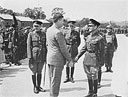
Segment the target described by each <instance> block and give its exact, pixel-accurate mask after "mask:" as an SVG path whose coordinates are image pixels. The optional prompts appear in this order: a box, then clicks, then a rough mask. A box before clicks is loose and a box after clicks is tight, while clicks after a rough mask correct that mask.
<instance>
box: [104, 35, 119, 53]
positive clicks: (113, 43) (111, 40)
mask: <svg viewBox="0 0 128 97" xmlns="http://www.w3.org/2000/svg"><path fill="white" fill-rule="evenodd" d="M105 38H106V41H107V51H111V52H114V51H115V50H116V49H117V47H118V44H117V38H116V35H115V34H108V33H107V34H106V35H105Z"/></svg>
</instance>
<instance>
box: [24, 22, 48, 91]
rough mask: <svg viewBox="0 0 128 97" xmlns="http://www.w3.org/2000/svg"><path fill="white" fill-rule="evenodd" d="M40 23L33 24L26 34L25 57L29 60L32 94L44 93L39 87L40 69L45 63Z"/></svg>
mask: <svg viewBox="0 0 128 97" xmlns="http://www.w3.org/2000/svg"><path fill="white" fill-rule="evenodd" d="M41 24H42V22H40V21H34V22H33V31H32V32H30V33H29V34H28V38H27V55H28V59H29V68H30V70H31V71H32V81H33V85H34V93H39V91H42V92H45V90H43V89H42V88H41V87H40V84H41V77H42V74H41V73H42V68H43V66H44V62H45V61H46V52H47V49H46V34H45V33H44V32H42V31H41ZM36 81H37V82H36Z"/></svg>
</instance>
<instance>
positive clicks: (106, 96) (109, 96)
mask: <svg viewBox="0 0 128 97" xmlns="http://www.w3.org/2000/svg"><path fill="white" fill-rule="evenodd" d="M98 97H115V96H114V95H113V94H107V95H101V96H98Z"/></svg>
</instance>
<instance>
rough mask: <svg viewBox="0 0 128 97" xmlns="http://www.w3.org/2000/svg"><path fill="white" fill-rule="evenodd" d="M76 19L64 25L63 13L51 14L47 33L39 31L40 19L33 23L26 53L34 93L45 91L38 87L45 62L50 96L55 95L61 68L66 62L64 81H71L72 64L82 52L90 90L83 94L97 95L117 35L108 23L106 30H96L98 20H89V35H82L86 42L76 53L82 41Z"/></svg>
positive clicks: (108, 66) (54, 96)
mask: <svg viewBox="0 0 128 97" xmlns="http://www.w3.org/2000/svg"><path fill="white" fill-rule="evenodd" d="M74 24H75V21H68V27H64V17H63V15H62V14H55V15H54V16H53V25H52V26H51V27H50V28H48V29H47V31H46V32H42V31H41V30H40V28H41V25H42V22H40V21H34V22H33V31H31V32H30V33H29V34H28V38H27V56H28V59H29V68H30V69H31V71H32V82H33V85H34V88H33V89H34V90H33V91H34V93H36V94H37V93H39V92H40V91H42V92H45V90H44V89H43V88H42V87H41V79H42V68H43V66H44V64H45V63H46V62H47V64H48V67H49V79H50V97H58V95H59V90H60V83H61V76H62V70H63V68H64V65H65V64H66V80H65V81H64V83H66V82H69V81H71V82H72V83H74V82H75V81H74V79H73V74H74V69H75V68H74V64H75V63H76V62H77V61H78V60H79V58H80V57H81V56H82V55H83V54H85V57H84V60H83V67H84V71H85V73H86V74H87V78H88V86H89V92H88V94H87V96H85V97H97V89H98V86H100V81H101V74H102V71H101V68H102V66H103V65H104V63H105V66H106V71H107V72H112V70H111V67H112V58H113V54H114V52H115V51H116V49H117V46H118V45H117V39H116V35H115V34H114V33H113V32H112V29H113V28H112V26H111V25H108V26H107V33H101V32H100V31H99V30H98V29H99V26H100V23H99V22H98V21H96V20H94V19H90V21H89V24H88V25H87V26H88V30H87V31H86V32H88V34H87V33H86V32H85V33H86V34H85V35H84V36H85V38H84V39H85V45H84V46H83V48H82V49H81V50H80V52H78V47H79V45H80V43H81V39H80V34H79V32H77V31H76V30H75V29H74V28H75V25H74Z"/></svg>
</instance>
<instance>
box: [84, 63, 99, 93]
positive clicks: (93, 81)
mask: <svg viewBox="0 0 128 97" xmlns="http://www.w3.org/2000/svg"><path fill="white" fill-rule="evenodd" d="M83 67H84V71H85V73H86V74H87V78H88V84H89V93H95V94H96V93H97V85H98V67H95V69H96V71H95V74H93V75H91V74H89V73H90V72H91V69H90V68H91V66H86V65H83Z"/></svg>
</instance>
